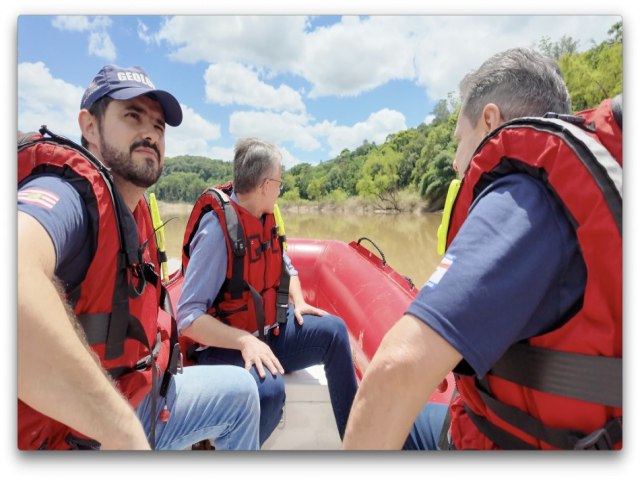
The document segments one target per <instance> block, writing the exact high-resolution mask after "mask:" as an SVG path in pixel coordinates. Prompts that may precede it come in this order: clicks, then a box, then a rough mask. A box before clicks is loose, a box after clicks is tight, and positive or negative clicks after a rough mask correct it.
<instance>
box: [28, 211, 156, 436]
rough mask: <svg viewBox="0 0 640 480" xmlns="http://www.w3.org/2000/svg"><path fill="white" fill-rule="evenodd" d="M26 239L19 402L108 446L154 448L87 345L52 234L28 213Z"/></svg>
mask: <svg viewBox="0 0 640 480" xmlns="http://www.w3.org/2000/svg"><path fill="white" fill-rule="evenodd" d="M18 234H19V237H18V238H19V248H18V398H19V399H20V400H22V401H24V402H25V403H26V404H28V405H30V406H31V407H33V408H35V409H36V410H38V411H39V412H41V413H43V414H45V415H47V416H49V417H51V418H53V419H55V420H58V421H59V422H61V423H63V424H65V425H68V426H69V427H71V428H73V429H75V430H77V431H79V432H81V433H82V434H84V435H87V436H88V437H91V438H93V439H95V440H97V441H98V442H100V443H102V444H103V446H105V448H109V447H110V446H112V447H113V448H145V444H146V447H147V448H148V442H147V439H146V435H145V434H144V431H143V429H142V425H141V424H140V422H139V420H138V418H137V417H136V415H135V412H134V411H133V409H132V408H131V405H130V404H129V402H128V401H127V400H126V399H125V398H124V396H123V395H122V394H121V393H120V392H119V391H118V390H117V389H116V387H115V386H114V384H113V382H112V381H111V379H110V378H109V377H108V376H107V374H106V372H105V371H104V369H103V368H102V367H101V366H100V364H99V362H98V359H97V356H96V355H95V353H94V352H93V351H91V350H90V349H89V347H88V346H87V345H86V342H84V336H83V333H82V332H81V331H80V329H79V328H78V327H77V325H76V321H75V317H74V316H73V314H72V313H71V312H70V311H69V310H68V309H67V307H66V304H65V303H64V300H63V298H62V296H61V292H60V290H59V289H58V288H57V287H56V284H55V283H54V282H55V281H54V280H53V273H52V272H53V263H54V261H55V254H54V251H53V245H52V244H51V241H50V239H49V237H48V235H47V233H46V232H44V230H43V228H42V227H41V226H40V224H38V223H37V222H36V221H35V220H34V219H33V218H31V217H29V216H27V215H23V214H22V213H20V214H19V215H18Z"/></svg>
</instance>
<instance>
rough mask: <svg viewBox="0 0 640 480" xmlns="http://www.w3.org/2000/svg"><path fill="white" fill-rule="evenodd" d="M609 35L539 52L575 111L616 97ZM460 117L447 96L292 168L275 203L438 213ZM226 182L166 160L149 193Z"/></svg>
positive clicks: (223, 170) (183, 192) (182, 196)
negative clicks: (382, 133) (381, 138)
mask: <svg viewBox="0 0 640 480" xmlns="http://www.w3.org/2000/svg"><path fill="white" fill-rule="evenodd" d="M608 33H609V39H608V40H606V41H604V42H602V43H601V44H599V45H595V44H594V45H593V46H592V47H591V48H590V49H588V50H586V51H583V52H582V53H578V52H577V46H578V45H577V42H576V41H574V40H573V39H572V38H571V37H562V38H561V39H560V41H558V42H551V41H550V40H549V39H548V38H543V39H542V40H540V42H539V44H538V45H537V49H538V50H539V51H541V52H542V53H544V54H546V55H548V56H550V57H553V58H554V59H556V61H557V62H558V64H559V65H560V68H561V69H562V73H563V75H564V78H565V81H566V83H567V86H568V89H569V93H570V95H571V101H572V105H573V108H574V110H575V111H579V110H583V109H586V108H590V107H594V106H596V105H598V104H599V103H600V102H601V101H602V100H603V99H605V98H609V97H612V96H615V95H617V94H618V93H621V92H622V23H620V22H619V23H616V24H614V25H613V26H612V27H611V29H610V30H609V32H608ZM458 111H459V101H458V99H457V98H456V97H455V96H454V94H453V93H450V94H449V96H448V98H446V99H442V100H440V101H439V102H438V103H437V104H436V105H435V107H434V109H433V112H432V115H433V120H432V122H431V123H429V124H428V125H426V124H424V123H423V124H421V125H419V126H417V127H416V128H410V129H408V130H403V131H400V132H397V133H394V134H391V135H388V136H387V138H386V141H385V142H384V143H383V144H382V145H376V144H375V143H370V142H368V141H366V140H365V141H364V143H363V144H362V145H361V146H359V147H358V148H356V149H355V150H353V151H352V150H349V149H344V150H343V151H342V152H341V153H340V154H339V155H338V156H337V157H336V158H334V159H331V160H327V161H325V162H321V163H320V164H318V165H311V164H308V163H301V164H298V165H295V166H294V167H293V168H291V169H289V170H287V171H285V172H284V173H283V181H284V192H283V195H282V199H281V202H282V203H284V204H287V203H306V202H315V203H317V202H325V203H340V202H341V201H343V200H346V199H347V198H351V197H357V198H359V199H361V200H362V201H363V202H366V203H368V204H369V205H370V206H371V207H372V208H375V209H385V210H406V209H409V208H415V206H416V205H419V206H420V208H422V209H424V210H438V209H441V208H442V206H443V204H444V197H445V195H446V191H447V188H448V185H449V183H450V181H451V180H452V179H453V178H454V175H455V174H454V171H453V168H452V162H453V158H454V154H455V149H456V146H457V145H456V143H455V141H454V139H453V131H454V129H455V124H456V120H457V115H458ZM231 178H232V165H231V163H229V162H224V161H222V160H212V159H209V158H206V157H194V156H179V157H174V158H167V159H166V161H165V169H164V172H163V174H162V177H161V178H160V180H159V182H158V183H157V184H156V185H155V187H153V190H155V192H156V195H157V196H158V198H159V199H161V200H164V201H168V202H177V201H183V202H189V203H193V202H194V201H195V199H196V198H197V196H198V195H199V194H200V193H201V192H202V190H203V189H204V188H205V187H206V186H208V185H217V184H220V183H223V182H225V181H228V180H230V179H231ZM153 190H152V191H153Z"/></svg>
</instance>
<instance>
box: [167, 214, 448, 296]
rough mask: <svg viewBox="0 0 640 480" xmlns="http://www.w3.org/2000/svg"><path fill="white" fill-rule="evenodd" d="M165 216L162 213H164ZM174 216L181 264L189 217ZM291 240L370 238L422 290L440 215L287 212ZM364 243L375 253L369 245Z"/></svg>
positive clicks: (171, 250) (170, 230) (174, 254)
mask: <svg viewBox="0 0 640 480" xmlns="http://www.w3.org/2000/svg"><path fill="white" fill-rule="evenodd" d="M161 214H162V212H161ZM162 217H163V219H164V220H168V219H169V218H171V217H175V219H173V220H171V221H169V223H168V224H167V225H166V227H165V242H166V243H165V244H166V248H167V254H168V256H169V257H170V258H173V259H174V261H173V262H174V263H176V262H178V261H179V259H180V257H181V255H182V252H181V248H182V241H183V236H184V229H185V226H186V224H187V220H188V215H186V214H184V215H173V214H170V215H164V214H163V215H162ZM283 217H284V222H285V226H286V232H287V236H288V237H289V238H317V239H335V240H342V241H345V242H350V241H352V240H358V239H359V238H361V237H367V238H369V239H371V240H372V241H373V242H375V243H376V245H378V247H380V249H381V250H382V251H383V252H384V255H385V257H386V259H387V262H388V263H389V264H390V265H391V266H392V267H393V268H395V269H396V270H397V271H398V272H400V273H401V274H403V275H406V276H408V277H410V278H411V279H412V280H413V282H414V283H415V284H416V285H417V286H418V287H421V286H422V285H423V284H424V283H425V282H426V281H427V279H428V278H429V276H430V275H431V273H432V272H433V270H434V269H435V267H436V265H437V264H438V263H439V261H440V257H439V256H438V255H437V253H436V232H437V229H438V225H439V224H440V219H441V215H440V214H439V213H430V214H421V215H416V214H397V215H384V214H378V215H361V214H359V215H351V214H344V213H335V214H334V213H330V214H329V213H295V212H286V213H283ZM363 244H364V245H365V246H366V247H367V248H369V249H370V250H372V251H375V249H374V247H373V246H372V245H371V244H370V243H369V242H366V241H365V242H363Z"/></svg>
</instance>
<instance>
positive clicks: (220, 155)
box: [206, 146, 234, 162]
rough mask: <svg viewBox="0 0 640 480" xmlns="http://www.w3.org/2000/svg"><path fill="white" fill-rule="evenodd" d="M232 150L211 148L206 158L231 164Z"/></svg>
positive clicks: (231, 148)
mask: <svg viewBox="0 0 640 480" xmlns="http://www.w3.org/2000/svg"><path fill="white" fill-rule="evenodd" d="M233 154H234V148H233V147H230V148H225V147H217V146H214V147H211V148H210V149H209V151H208V153H207V155H206V156H208V157H210V158H213V159H215V160H224V161H225V162H233Z"/></svg>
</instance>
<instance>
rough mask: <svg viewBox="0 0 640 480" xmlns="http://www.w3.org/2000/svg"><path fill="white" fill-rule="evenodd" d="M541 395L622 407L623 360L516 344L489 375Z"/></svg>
mask: <svg viewBox="0 0 640 480" xmlns="http://www.w3.org/2000/svg"><path fill="white" fill-rule="evenodd" d="M489 373H490V374H492V375H495V376H497V377H500V378H504V379H505V380H508V381H510V382H514V383H517V384H518V385H523V386H525V387H529V388H533V389H535V390H539V391H541V392H547V393H552V394H554V395H560V396H563V397H570V398H575V399H577V400H584V401H587V402H593V403H599V404H602V405H608V406H611V407H621V406H622V359H621V358H613V357H603V356H595V355H583V354H578V353H571V352H561V351H557V350H550V349H545V348H540V347H534V346H532V345H529V344H526V343H516V344H515V345H513V346H511V347H510V348H509V350H507V352H506V353H505V354H504V355H503V356H502V358H500V360H498V362H497V363H496V364H495V365H494V366H493V367H492V368H491V371H490V372H489Z"/></svg>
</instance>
